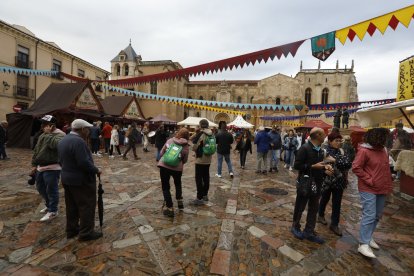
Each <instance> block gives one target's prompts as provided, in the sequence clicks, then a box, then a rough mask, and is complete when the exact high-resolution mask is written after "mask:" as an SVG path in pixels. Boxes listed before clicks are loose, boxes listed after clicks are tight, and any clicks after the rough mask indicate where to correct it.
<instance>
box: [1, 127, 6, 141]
mask: <svg viewBox="0 0 414 276" xmlns="http://www.w3.org/2000/svg"><path fill="white" fill-rule="evenodd" d="M6 142H7V130H6V129H5V128H4V127H2V126H0V144H4V143H6Z"/></svg>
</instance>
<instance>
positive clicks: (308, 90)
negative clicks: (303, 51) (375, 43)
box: [111, 44, 358, 126]
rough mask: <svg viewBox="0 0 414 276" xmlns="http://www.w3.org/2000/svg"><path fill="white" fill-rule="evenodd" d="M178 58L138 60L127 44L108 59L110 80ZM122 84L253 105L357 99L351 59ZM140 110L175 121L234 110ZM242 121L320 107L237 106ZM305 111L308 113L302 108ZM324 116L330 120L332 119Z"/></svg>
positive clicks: (161, 68) (145, 104) (154, 105)
mask: <svg viewBox="0 0 414 276" xmlns="http://www.w3.org/2000/svg"><path fill="white" fill-rule="evenodd" d="M181 68H182V66H181V65H180V64H179V63H178V62H173V61H171V60H160V61H143V60H142V58H141V56H140V55H138V54H136V52H135V51H134V49H133V48H132V46H131V44H129V45H128V47H126V48H125V49H124V50H122V51H120V52H119V54H118V55H117V56H116V57H115V58H114V59H112V60H111V72H112V79H125V78H131V77H137V76H145V75H151V74H156V73H162V72H167V71H172V70H177V69H181ZM128 89H131V90H136V91H141V92H147V93H151V94H158V95H166V96H174V97H180V98H189V99H200V100H212V101H219V102H236V103H253V104H278V105H279V104H282V105H283V104H286V105H287V104H289V105H304V104H306V105H309V104H328V103H338V102H354V101H358V92H357V82H356V78H355V72H354V64H353V62H352V65H351V66H350V68H346V67H345V68H339V65H338V63H337V65H336V68H335V69H321V68H320V63H319V66H318V68H317V69H303V68H302V64H301V66H300V70H299V72H298V73H297V74H296V76H295V77H289V76H286V75H283V74H276V75H273V76H270V77H267V78H264V79H261V80H226V81H224V80H223V81H189V80H188V79H181V80H173V81H163V82H158V83H157V82H154V83H148V84H142V85H135V86H134V87H130V88H128ZM140 105H141V107H142V110H143V113H144V115H145V116H146V117H147V118H148V117H155V116H157V115H158V114H164V115H167V116H168V117H169V118H171V119H173V120H176V121H181V120H184V119H185V118H186V117H187V116H197V117H205V118H207V119H209V120H211V121H214V122H219V121H226V122H230V121H232V120H233V119H234V118H235V115H232V114H226V113H218V112H213V111H206V110H198V109H188V108H183V107H181V106H176V105H173V104H168V103H161V102H155V101H151V100H140ZM243 111H244V112H245V113H246V118H247V120H248V121H249V122H250V123H252V124H254V125H256V126H259V125H271V124H273V123H274V122H271V121H262V120H260V116H295V115H305V114H312V113H321V111H308V110H306V109H303V110H302V111H300V112H299V111H297V110H294V111H269V110H266V111H263V110H243ZM308 112H309V113H308ZM321 119H323V120H324V121H326V122H328V123H332V119H325V118H324V117H323V116H322V117H321Z"/></svg>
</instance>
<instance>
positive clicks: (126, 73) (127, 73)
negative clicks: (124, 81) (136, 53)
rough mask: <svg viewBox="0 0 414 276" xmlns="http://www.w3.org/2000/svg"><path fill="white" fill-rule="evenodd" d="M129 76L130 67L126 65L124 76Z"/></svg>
mask: <svg viewBox="0 0 414 276" xmlns="http://www.w3.org/2000/svg"><path fill="white" fill-rule="evenodd" d="M128 75H129V66H128V64H125V65H124V76H128Z"/></svg>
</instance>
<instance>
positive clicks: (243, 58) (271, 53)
mask: <svg viewBox="0 0 414 276" xmlns="http://www.w3.org/2000/svg"><path fill="white" fill-rule="evenodd" d="M304 41H305V40H300V41H296V42H293V43H289V44H285V45H281V46H277V47H273V48H269V49H265V50H261V51H257V52H252V53H248V54H244V55H240V56H236V57H231V58H226V59H222V60H218V61H213V62H209V63H205V64H201V65H197V66H192V67H187V68H184V69H179V70H175V71H169V72H164V73H158V74H154V75H148V76H142V77H135V78H128V79H121V80H110V81H108V83H110V84H111V85H117V86H130V85H135V84H141V83H149V82H154V81H165V80H172V79H180V78H188V77H192V76H197V75H201V74H202V75H205V74H209V73H210V74H213V73H217V72H218V71H220V72H222V71H223V70H232V69H233V68H238V67H240V68H243V67H244V66H249V65H254V64H255V63H256V62H258V63H260V62H262V61H264V62H265V63H266V62H267V61H268V60H269V59H271V60H274V58H275V57H276V58H277V59H280V58H281V57H282V56H284V57H287V56H288V55H289V54H291V55H292V57H294V56H295V55H296V52H297V50H298V48H299V47H300V46H301V45H302V43H303V42H304Z"/></svg>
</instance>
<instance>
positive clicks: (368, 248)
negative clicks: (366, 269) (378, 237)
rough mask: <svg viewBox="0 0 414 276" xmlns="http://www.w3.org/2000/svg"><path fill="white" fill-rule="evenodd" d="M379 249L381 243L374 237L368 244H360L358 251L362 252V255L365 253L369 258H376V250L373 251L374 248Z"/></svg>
mask: <svg viewBox="0 0 414 276" xmlns="http://www.w3.org/2000/svg"><path fill="white" fill-rule="evenodd" d="M371 248H374V249H379V248H380V247H379V245H378V244H377V243H376V242H375V241H374V239H372V240H371V241H370V242H369V245H368V244H360V245H359V246H358V252H359V253H361V254H362V255H364V256H365V257H368V258H376V257H377V256H375V254H374V252H372V249H371Z"/></svg>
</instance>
